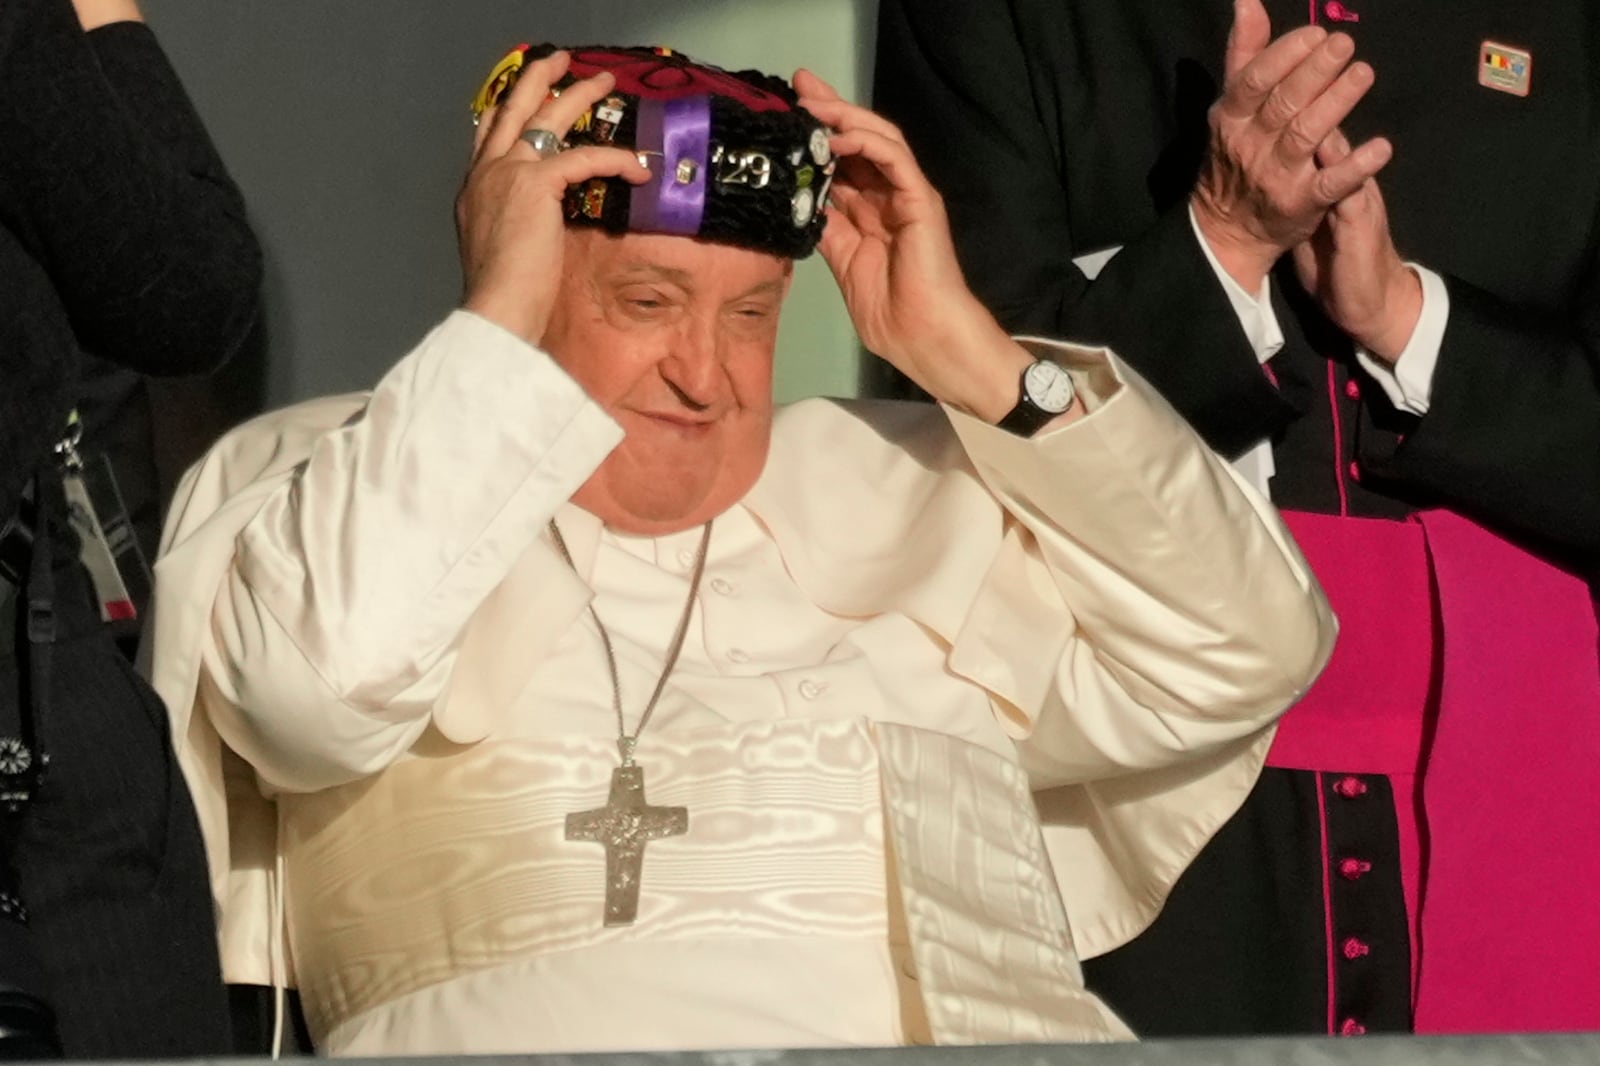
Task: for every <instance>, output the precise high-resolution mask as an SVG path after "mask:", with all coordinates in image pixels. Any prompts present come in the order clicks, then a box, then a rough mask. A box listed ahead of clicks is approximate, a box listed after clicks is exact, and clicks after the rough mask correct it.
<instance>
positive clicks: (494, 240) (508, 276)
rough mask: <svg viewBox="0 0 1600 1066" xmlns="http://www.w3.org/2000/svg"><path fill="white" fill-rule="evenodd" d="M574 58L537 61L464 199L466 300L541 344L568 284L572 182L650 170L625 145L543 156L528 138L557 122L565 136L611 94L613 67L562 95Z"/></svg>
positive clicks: (494, 125) (638, 179) (486, 133)
mask: <svg viewBox="0 0 1600 1066" xmlns="http://www.w3.org/2000/svg"><path fill="white" fill-rule="evenodd" d="M569 63H570V57H569V56H568V54H567V53H565V52H556V53H554V54H552V55H549V56H546V57H545V58H544V59H540V60H537V61H535V62H533V63H530V64H529V65H528V67H527V68H526V69H525V70H524V71H523V72H522V76H521V78H520V79H519V80H518V81H517V84H516V85H515V86H514V87H513V88H512V90H511V92H510V93H508V94H507V95H506V96H505V98H504V99H502V100H501V101H500V104H499V106H497V107H494V108H491V109H490V110H488V111H485V112H484V114H483V117H482V119H481V120H480V121H479V123H478V132H477V137H476V139H475V141H474V144H473V152H472V165H471V167H469V168H468V170H467V177H466V181H465V183H464V184H463V185H462V188H461V194H460V196H458V197H457V199H456V233H457V239H458V242H459V244H460V250H461V272H462V280H463V288H464V292H465V297H464V299H463V301H462V306H464V307H465V308H466V309H467V310H469V311H473V312H475V313H477V314H479V315H482V316H483V317H484V318H487V319H489V320H490V321H493V322H495V323H497V324H498V325H500V326H503V327H504V328H506V329H508V330H510V331H511V332H513V333H516V334H517V335H519V336H521V337H522V338H523V339H525V340H527V341H528V342H529V343H530V344H538V343H539V341H540V339H541V338H542V337H543V336H544V331H545V326H546V325H548V324H549V321H550V313H551V310H552V308H553V307H554V306H555V301H556V294H557V292H558V291H559V290H560V286H561V260H562V253H563V250H564V244H563V238H564V234H565V232H566V219H565V217H564V215H563V212H562V198H563V196H564V195H565V194H566V190H567V186H568V185H575V184H579V183H581V182H584V181H587V180H588V179H590V178H596V177H620V178H623V179H624V180H626V181H630V182H632V183H633V184H635V185H639V184H643V183H644V182H646V181H648V180H649V178H650V171H649V170H648V169H646V168H645V167H644V166H643V165H642V164H641V163H640V162H639V160H638V158H637V157H636V156H635V155H634V154H633V153H632V152H629V151H626V150H624V149H621V148H600V147H592V146H585V147H581V148H574V149H571V150H569V151H563V152H561V153H559V154H556V155H551V156H546V157H542V158H541V156H540V155H539V153H538V152H536V151H534V148H533V146H532V145H531V144H529V143H528V141H527V140H526V138H524V137H523V134H524V133H527V132H530V131H533V130H548V131H549V132H550V133H552V134H555V135H556V136H557V137H558V138H565V137H566V135H567V132H568V131H569V130H571V128H572V124H573V123H574V122H576V121H577V120H578V118H579V117H580V116H581V115H582V114H583V113H584V112H585V111H587V110H589V108H591V107H593V106H594V104H595V103H597V102H598V101H599V100H601V99H602V98H603V97H604V96H605V95H606V93H608V92H610V91H611V89H612V86H613V85H614V84H615V82H616V79H615V78H614V77H613V76H612V75H611V74H610V73H601V74H597V75H595V76H594V77H592V78H585V79H584V80H583V81H580V82H577V83H576V84H574V85H571V86H569V87H568V88H567V89H566V90H564V91H563V92H562V93H561V95H560V96H554V95H552V94H551V92H550V90H551V87H552V86H553V85H555V83H556V82H557V81H559V80H560V79H561V77H562V76H563V75H565V74H566V72H567V68H568V65H569Z"/></svg>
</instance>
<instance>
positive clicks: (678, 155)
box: [628, 96, 711, 236]
mask: <svg viewBox="0 0 1600 1066" xmlns="http://www.w3.org/2000/svg"><path fill="white" fill-rule="evenodd" d="M634 148H635V149H636V150H637V151H640V152H660V153H661V154H660V155H659V156H655V155H652V156H650V157H649V161H650V180H649V181H647V182H645V183H644V184H643V185H636V186H634V187H633V199H632V200H631V201H630V202H629V209H628V228H629V229H631V230H642V231H645V232H650V233H681V234H684V235H686V236H693V235H695V234H696V233H699V232H700V220H701V218H703V217H704V215H705V210H706V179H707V176H708V168H707V164H708V163H709V162H710V160H709V156H710V154H711V98H710V97H709V96H685V97H680V98H679V99H676V100H641V101H640V102H639V127H638V135H637V137H636V138H635V143H634ZM680 177H687V178H689V180H688V181H679V180H678V179H679V178H680Z"/></svg>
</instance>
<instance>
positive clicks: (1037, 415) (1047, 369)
mask: <svg viewBox="0 0 1600 1066" xmlns="http://www.w3.org/2000/svg"><path fill="white" fill-rule="evenodd" d="M1077 395H1078V390H1077V388H1075V387H1074V386H1073V384H1072V375H1070V374H1068V373H1067V371H1066V368H1065V367H1063V366H1062V365H1061V364H1060V363H1054V362H1051V361H1050V360H1049V359H1039V360H1036V361H1035V362H1034V364H1033V365H1032V366H1030V367H1028V369H1026V370H1024V371H1023V372H1022V388H1021V393H1020V395H1019V396H1018V398H1017V406H1015V407H1013V408H1012V409H1011V413H1010V414H1008V415H1006V416H1005V417H1004V418H1002V419H1001V420H1000V421H999V423H998V425H999V426H1000V428H1001V429H1004V430H1008V431H1010V432H1012V433H1015V434H1016V435H1017V436H1019V437H1031V436H1033V435H1034V434H1035V433H1037V432H1039V430H1040V429H1042V428H1043V427H1044V425H1045V423H1047V422H1049V421H1050V420H1051V419H1052V418H1055V417H1056V416H1057V415H1059V414H1061V413H1062V412H1063V411H1065V410H1066V409H1067V408H1069V407H1071V406H1072V401H1073V398H1074V397H1076V396H1077Z"/></svg>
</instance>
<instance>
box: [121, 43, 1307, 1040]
mask: <svg viewBox="0 0 1600 1066" xmlns="http://www.w3.org/2000/svg"><path fill="white" fill-rule="evenodd" d="M479 105H480V109H481V111H482V115H481V121H480V123H479V126H478V134H477V143H476V149H475V153H474V157H473V162H472V164H471V167H470V170H469V172H468V174H467V178H466V182H465V185H464V187H463V190H462V192H461V196H460V199H459V202H458V222H459V230H460V247H461V259H462V264H463V273H464V280H465V286H464V291H465V297H464V300H463V303H462V306H461V308H460V309H459V310H457V311H456V312H454V313H453V314H451V315H450V316H449V317H448V318H447V319H445V320H444V321H443V322H442V323H440V324H439V325H438V327H437V328H436V329H434V330H433V332H432V333H431V334H430V335H429V336H428V337H427V338H426V339H424V340H423V341H422V343H421V344H420V345H419V346H418V347H417V348H416V349H415V350H414V351H412V352H411V353H410V354H409V355H407V356H406V357H405V358H403V359H401V360H400V361H399V362H398V363H397V364H396V365H395V367H394V368H393V369H392V370H391V371H390V372H389V373H388V374H387V375H386V376H385V377H384V378H383V379H382V380H381V381H380V382H379V383H378V385H377V387H376V388H375V389H374V390H373V391H372V392H371V393H370V394H363V395H359V396H347V397H340V398H334V399H325V400H320V401H315V402H311V403H307V404H302V405H300V406H298V407H295V408H291V409H289V410H287V411H282V412H278V413H275V414H271V415H268V416H266V417H264V418H261V419H258V420H257V421H255V422H253V423H251V424H249V425H246V426H244V427H243V428H241V429H240V430H238V431H236V432H235V433H233V434H231V435H230V436H228V437H226V438H225V439H224V440H223V441H222V442H221V443H220V444H219V445H218V446H217V447H216V448H215V449H214V450H213V451H212V453H211V454H210V455H209V456H208V457H207V458H206V459H205V460H203V461H202V462H201V463H200V464H199V465H198V466H197V467H196V468H195V469H194V470H193V471H191V472H190V474H189V476H188V478H187V480H186V482H185V484H184V486H183V488H182V490H181V492H180V496H179V499H178V502H177V505H176V506H175V509H174V512H173V515H172V518H171V521H170V522H169V526H168V529H167V534H166V539H165V548H164V553H163V557H162V559H161V561H160V563H159V565H158V567H157V572H158V580H159V588H158V604H157V608H156V616H155V633H154V643H153V657H152V661H151V666H152V669H153V672H154V677H155V680H156V682H157V685H158V688H159V689H160V691H161V692H162V694H163V696H164V697H165V698H166V700H167V702H168V704H169V705H170V706H171V708H172V710H173V712H174V715H173V717H174V720H175V723H176V724H177V728H178V733H179V741H180V747H181V749H182V758H183V760H184V764H185V771H186V773H187V775H188V778H189V781H190V784H191V787H192V788H193V789H194V791H195V795H196V800H197V805H198V807H199V810H200V812H201V816H202V821H203V824H204V828H205V830H206V835H207V840H208V842H209V845H210V849H211V859H212V874H213V887H214V890H215V893H216V897H217V903H218V907H219V910H220V913H221V915H222V944H223V954H224V965H225V968H226V969H227V971H228V976H229V978H230V979H231V980H234V981H241V982H250V983H260V984H276V985H279V986H284V985H289V984H293V985H295V986H297V987H298V988H299V989H300V991H301V995H302V998H303V1002H304V1005H305V1009H306V1014H307V1018H308V1021H309V1023H310V1026H311V1030H312V1033H313V1035H314V1037H315V1039H316V1042H317V1044H318V1047H319V1049H320V1050H321V1051H323V1052H325V1053H330V1054H339V1055H389V1054H418V1053H426V1054H441V1053H476V1052H556V1051H591V1050H627V1049H677V1048H730V1047H743V1048H756V1047H800V1046H808V1047H816V1046H839V1045H894V1044H906V1043H982V1042H1021V1041H1058V1040H1107V1039H1119V1038H1126V1037H1127V1036H1128V1035H1129V1034H1128V1032H1127V1030H1126V1028H1125V1027H1124V1026H1123V1025H1122V1024H1121V1023H1120V1022H1119V1021H1118V1019H1117V1018H1116V1017H1115V1016H1113V1015H1112V1014H1111V1013H1110V1012H1109V1011H1107V1010H1106V1009H1105V1008H1104V1007H1103V1006H1102V1005H1101V1004H1100V1003H1099V1002H1098V1001H1097V1000H1096V999H1095V998H1094V997H1093V996H1091V995H1090V994H1088V993H1087V992H1086V991H1085V990H1084V988H1083V983H1082V979H1081V976H1080V973H1079V968H1078V962H1077V958H1078V956H1077V947H1075V945H1077V946H1085V945H1088V946H1093V947H1094V948H1095V949H1096V950H1103V949H1104V948H1105V946H1107V945H1110V944H1114V943H1118V942H1120V941H1122V940H1125V939H1127V938H1129V937H1130V936H1132V935H1133V934H1135V933H1136V932H1138V931H1139V930H1140V929H1141V928H1142V927H1143V926H1144V925H1145V924H1147V923H1148V922H1149V921H1150V920H1151V918H1152V917H1153V916H1154V915H1155V914H1156V912H1157V911H1159V909H1160V907H1161V905H1162V901H1163V899H1164V896H1165V893H1166V892H1167V890H1168V889H1169V887H1170V886H1171V885H1172V883H1173V881H1174V880H1175V879H1176V878H1177V876H1178V875H1179V873H1180V872H1181V871H1182V870H1183V868H1184V866H1185V864H1186V863H1187V862H1188V861H1189V860H1190V859H1191V858H1192V857H1193V856H1194V854H1195V853H1196V851H1197V850H1198V849H1199V848H1200V847H1201V846H1202V845H1203V844H1204V842H1205V841H1206V839H1207V837H1208V836H1209V834H1211V833H1212V832H1213V831H1214V830H1215V829H1216V828H1217V827H1218V826H1219V825H1220V824H1221V823H1222V822H1223V821H1224V820H1225V819H1226V818H1227V817H1228V816H1229V815H1230V814H1231V813H1232V812H1233V811H1234V810H1235V809H1236V808H1237V806H1238V805H1239V803H1240V802H1241V801H1242V800H1243V798H1244V796H1245V794H1246V793H1247V791H1248V790H1249V788H1250V786H1251V784H1252V782H1253V781H1254V779H1255V776H1256V773H1257V771H1258V769H1259V767H1260V765H1261V762H1262V759H1263V757H1264V755H1265V752H1266V749H1267V746H1268V744H1269V742H1270V739H1271V732H1272V729H1271V727H1272V723H1273V722H1274V720H1275V719H1276V717H1277V716H1278V715H1279V714H1281V713H1282V712H1283V711H1284V710H1285V709H1286V708H1287V707H1288V706H1289V705H1290V704H1291V703H1292V702H1294V700H1295V699H1296V698H1297V697H1298V696H1299V695H1300V694H1301V693H1302V692H1304V691H1305V689H1306V688H1307V687H1308V686H1309V684H1310V683H1311V681H1312V680H1313V679H1314V678H1315V676H1316V674H1317V672H1318V671H1319V670H1320V669H1321V667H1322V665H1323V664H1324V662H1325V660H1326V659H1327V657H1328V655H1329V652H1330V649H1331V646H1332V643H1333V638H1334V631H1335V625H1334V621H1333V619H1332V617H1331V615H1330V614H1329V612H1328V609H1327V604H1326V601H1325V600H1324V599H1323V597H1322V594H1321V592H1320V590H1319V589H1318V587H1317V585H1316V583H1315V581H1314V579H1313V578H1312V576H1311V574H1310V572H1309V571H1308V570H1307V568H1306V566H1305V564H1304V561H1303V560H1302V559H1301V557H1300V554H1299V552H1298V551H1297V549H1296V548H1295V546H1294V544H1293V542H1292V541H1291V540H1290V538H1289V537H1288V535H1287V534H1286V533H1285V532H1284V529H1283V527H1282V525H1280V523H1279V521H1278V518H1277V517H1276V515H1275V513H1274V512H1273V511H1272V509H1271V508H1270V506H1268V505H1267V504H1265V503H1264V502H1263V501H1262V500H1261V499H1260V498H1259V497H1257V496H1256V495H1254V494H1253V493H1252V491H1251V490H1250V489H1249V488H1247V487H1246V486H1245V485H1244V484H1243V483H1242V482H1241V480H1240V479H1239V478H1238V477H1236V476H1235V475H1234V474H1233V472H1232V471H1231V470H1230V469H1229V467H1228V466H1227V464H1225V463H1223V462H1222V461H1220V460H1219V459H1218V458H1217V457H1216V456H1214V455H1213V454H1212V453H1211V452H1209V451H1208V450H1207V449H1206V448H1205V447H1204V445H1202V444H1201V443H1200V441H1199V440H1198V439H1197V438H1196V436H1195V435H1194V433H1193V432H1191V430H1190V429H1189V428H1188V427H1187V426H1186V425H1185V424H1184V423H1183V422H1182V421H1181V420H1180V419H1179V418H1178V417H1177V416H1176V415H1175V414H1174V413H1173V412H1172V410H1171V408H1169V407H1168V406H1167V405H1166V404H1165V403H1164V402H1163V401H1162V400H1161V399H1160V398H1159V397H1158V396H1157V395H1155V394H1154V393H1153V392H1152V391H1151V390H1150V388H1149V387H1148V386H1147V385H1146V384H1145V383H1144V382H1142V381H1141V380H1140V379H1139V377H1138V376H1137V375H1136V374H1135V373H1133V372H1132V371H1131V370H1129V369H1128V368H1127V367H1126V366H1125V365H1124V364H1123V363H1122V362H1120V361H1119V360H1118V358H1117V357H1116V356H1115V355H1114V354H1113V353H1110V352H1107V351H1104V350H1099V349H1088V348H1083V347H1078V346H1073V345H1068V344H1062V343H1057V342H1053V341H1044V340H1016V339H1013V338H1011V337H1008V336H1007V335H1006V334H1005V333H1004V332H1003V331H1002V330H1001V329H1000V328H999V327H998V326H997V325H996V324H995V322H994V320H993V319H992V318H990V316H989V315H988V314H987V313H986V312H985V311H984V310H983V309H982V307H981V306H980V305H979V303H978V301H977V300H976V299H974V298H973V296H972V294H971V293H970V292H969V291H968V290H967V288H966V285H965V283H964V281H963V279H962V277H961V275H960V272H959V270H958V268H957V266H956V260H955V257H954V255H953V253H952V250H951V244H950V237H949V233H948V230H947V227H946V222H945V216H944V212H943V209H942V205H941V202H940V199H939V197H938V195H937V194H936V193H935V192H934V190H933V189H932V188H931V187H930V186H929V184H928V182H927V180H926V179H925V178H924V177H923V175H922V173H921V171H920V170H919V168H918V166H917V164H916V161H915V160H914V159H913V158H912V156H911V153H910V152H909V150H908V149H907V148H906V146H905V143H904V142H903V140H902V139H901V137H900V135H899V133H898V131H897V130H896V129H895V128H894V127H893V126H891V125H890V124H889V123H887V122H885V121H884V120H883V119H881V118H879V117H878V116H876V115H874V114H872V113H871V112H869V111H867V110H864V109H862V108H860V107H856V106H854V105H852V104H849V103H847V102H845V101H843V100H841V99H840V98H839V97H838V95H837V94H836V93H835V92H834V91H833V90H832V89H831V88H830V87H829V86H828V85H827V84H826V83H824V82H823V81H822V80H821V79H819V78H817V77H815V76H814V75H811V74H809V73H807V72H804V71H802V72H801V73H799V74H798V75H797V76H796V77H795V79H794V82H793V86H792V87H791V86H790V85H789V84H788V83H787V82H784V81H782V80H779V79H775V78H769V77H765V76H762V75H759V74H756V73H753V72H744V73H739V74H733V73H728V72H725V71H721V70H717V69H715V68H712V67H707V66H704V65H701V64H696V63H694V62H692V61H690V60H688V59H686V58H684V57H682V56H679V55H677V54H674V53H672V52H669V51H667V50H664V49H654V50H652V49H607V48H595V49H579V50H574V51H560V50H555V49H552V48H549V47H535V48H526V47H524V48H521V49H518V50H517V51H516V52H514V53H512V55H511V56H508V57H507V59H506V60H505V61H503V62H502V64H501V65H500V67H498V68H497V69H496V71H495V72H494V75H493V76H492V77H491V79H490V81H489V83H488V84H487V85H486V86H485V89H484V92H483V93H482V94H481V96H480V100H479ZM819 245H820V248H821V251H822V255H823V257H824V259H826V260H827V263H828V265H829V267H830V268H831V269H832V271H833V274H834V276H835V277H836V278H837V280H838V284H839V287H840V289H841V290H842V292H843V294H844V299H845V302H846V305H847V306H848V308H849V311H850V314H851V316H852V318H853V320H854V323H855V326H856V328H857V330H858V332H859V333H860V335H861V338H862V342H863V343H864V344H865V346H866V347H867V348H869V349H870V350H871V351H872V352H874V353H876V354H877V355H879V356H881V357H883V358H885V359H887V360H889V361H890V362H892V363H893V364H894V365H895V366H896V367H898V368H899V369H900V370H902V371H904V372H905V373H906V374H908V375H909V376H910V377H911V378H912V379H913V380H915V381H916V382H917V383H918V384H920V385H921V386H922V387H923V388H924V389H925V390H926V391H927V392H928V393H929V394H931V395H932V396H933V397H934V398H936V399H937V400H938V401H939V404H938V405H895V404H889V403H873V402H838V401H827V400H809V401H805V402H802V403H798V404H795V405H793V406H790V407H786V408H782V409H775V408H774V406H773V404H772V399H771V376H772V362H773V350H774V346H775V340H776V332H777V330H776V327H777V320H778V313H779V310H780V308H781V306H782V304H783V300H784V296H785V294H786V292H787V289H788V286H789V282H790V277H791V268H792V262H793V260H794V259H795V258H797V257H800V256H803V255H806V254H808V253H809V252H810V251H811V250H812V249H813V248H814V247H817V246H819ZM1043 790H1051V797H1050V799H1051V802H1050V803H1049V809H1050V811H1051V812H1052V815H1051V817H1052V819H1053V821H1054V822H1055V823H1056V824H1055V827H1054V830H1053V835H1052V839H1051V847H1050V852H1049V854H1047V853H1046V849H1045V846H1044V843H1043V837H1042V834H1041V826H1040V819H1039V815H1038V814H1037V812H1036V805H1035V798H1034V797H1035V793H1037V792H1040V791H1043Z"/></svg>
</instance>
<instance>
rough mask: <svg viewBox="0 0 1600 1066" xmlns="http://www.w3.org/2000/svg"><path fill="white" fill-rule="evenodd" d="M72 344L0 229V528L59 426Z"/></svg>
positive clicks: (41, 278) (46, 284) (36, 271)
mask: <svg viewBox="0 0 1600 1066" xmlns="http://www.w3.org/2000/svg"><path fill="white" fill-rule="evenodd" d="M77 367H78V345H77V341H76V339H74V337H73V335H72V327H71V326H69V325H68V324H67V316H66V312H65V310H64V309H63V308H62V306H61V301H60V300H59V299H58V298H57V296H56V292H55V287H54V286H53V285H51V283H50V279H49V278H48V277H47V276H46V275H45V272H44V270H43V268H41V267H40V266H39V264H38V263H37V262H36V261H35V260H34V258H33V256H31V255H29V254H28V252H27V251H26V250H24V249H23V247H22V245H21V244H20V243H19V242H18V241H17V239H16V237H15V236H14V235H13V234H12V233H11V231H10V230H8V229H6V228H5V227H3V226H0V523H3V522H4V521H5V519H7V518H9V517H10V516H11V515H12V514H13V513H14V512H15V510H16V507H17V499H18V496H19V495H20V493H21V491H22V486H23V485H24V484H25V483H26V482H27V480H28V478H29V477H31V476H32V475H33V471H34V469H35V468H36V467H37V466H38V465H39V464H40V463H41V462H43V461H44V460H45V459H46V458H47V457H48V456H49V454H50V453H49V448H50V445H51V444H53V443H54V442H55V441H56V440H57V439H59V438H60V436H61V434H62V431H63V430H64V429H65V428H66V424H67V415H68V414H69V413H70V412H71V410H72V396H73V392H72V386H73V383H74V382H75V380H76V375H77Z"/></svg>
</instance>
